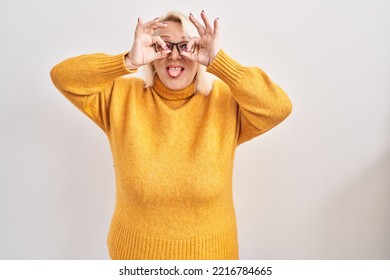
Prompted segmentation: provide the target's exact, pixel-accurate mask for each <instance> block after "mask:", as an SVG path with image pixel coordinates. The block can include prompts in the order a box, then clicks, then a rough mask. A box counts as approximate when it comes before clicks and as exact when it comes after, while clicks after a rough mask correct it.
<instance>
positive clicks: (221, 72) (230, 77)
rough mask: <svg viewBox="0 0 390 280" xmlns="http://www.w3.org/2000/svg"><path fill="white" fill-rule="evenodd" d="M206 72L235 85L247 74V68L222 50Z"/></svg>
mask: <svg viewBox="0 0 390 280" xmlns="http://www.w3.org/2000/svg"><path fill="white" fill-rule="evenodd" d="M206 70H207V72H210V73H211V74H214V75H215V76H217V77H218V78H220V79H221V80H222V81H224V82H225V83H227V84H228V85H235V84H237V83H238V82H239V81H240V80H241V78H242V76H243V75H244V74H245V70H246V67H244V66H242V65H241V64H239V63H238V62H237V61H235V60H234V59H232V58H231V57H230V56H228V55H227V54H226V53H225V52H224V51H223V50H222V49H221V50H220V51H219V52H218V54H217V56H216V57H215V59H214V60H213V62H212V63H211V64H210V65H209V66H208V67H207V69H206Z"/></svg>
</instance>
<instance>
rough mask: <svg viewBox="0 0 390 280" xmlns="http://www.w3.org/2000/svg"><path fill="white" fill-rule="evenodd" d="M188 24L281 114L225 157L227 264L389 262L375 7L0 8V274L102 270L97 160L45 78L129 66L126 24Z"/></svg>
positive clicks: (101, 167)
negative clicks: (216, 35)
mask: <svg viewBox="0 0 390 280" xmlns="http://www.w3.org/2000/svg"><path fill="white" fill-rule="evenodd" d="M202 9H204V10H205V11H206V12H207V14H208V15H209V16H210V17H212V18H215V17H219V18H220V26H221V39H220V41H221V46H222V47H223V48H224V49H225V51H226V52H227V53H228V54H229V55H230V56H232V57H233V58H235V59H236V60H238V61H239V62H241V63H242V64H244V65H248V66H252V65H255V66H258V67H260V68H262V69H263V70H264V71H266V72H267V73H268V74H269V75H270V76H271V78H272V79H273V80H274V81H275V82H276V83H278V84H279V85H280V86H281V87H282V88H283V89H284V90H285V91H286V92H287V94H288V95H289V96H290V97H291V99H292V102H293V105H294V109H293V113H292V115H291V116H290V117H289V118H288V119H287V120H286V121H285V122H283V123H282V124H280V125H279V126H277V127H276V128H274V129H273V130H271V131H269V132H268V133H266V134H264V135H263V136H261V137H259V138H255V139H254V140H252V141H250V142H248V143H245V144H243V145H242V146H240V147H239V148H238V149H237V153H236V161H235V169H234V187H233V188H234V195H235V206H236V212H237V218H238V229H239V243H240V256H241V258H242V259H389V258H390V238H389V236H390V78H389V76H390V75H389V74H390V2H389V1H386V0H382V1H380V0H366V1H363V0H359V1H356V0H355V1H352V0H350V1H348V0H341V1H336V0H332V1H318V0H312V1H309V0H295V1H288V0H284V1H283V0H277V1H275V0H274V1H265V0H257V1H249V0H240V1H195V0H193V1H126V0H111V1H103V0H94V1H92V0H89V1H82V0H67V1H55V0H35V1H27V0H1V4H0V42H1V43H0V58H1V62H0V94H1V101H0V122H1V137H0V141H1V142H0V149H1V150H0V152H1V154H0V164H1V168H0V259H107V258H108V254H107V248H106V238H107V233H108V227H109V224H110V219H111V215H112V212H113V207H114V202H115V192H114V191H115V178H114V170H113V167H112V158H111V154H110V148H109V144H108V141H107V139H106V138H105V135H104V134H103V133H102V132H101V130H100V129H99V128H98V127H97V126H96V125H95V124H94V123H93V122H92V121H90V120H89V119H88V118H86V117H85V116H84V115H83V114H81V113H80V112H79V111H78V110H77V109H76V108H75V107H73V106H72V105H71V104H70V103H69V101H67V100H66V99H65V98H64V97H63V96H62V95H61V94H60V93H59V92H58V91H57V90H56V89H55V88H54V86H53V85H52V84H51V81H50V76H49V71H50V69H51V67H52V66H54V64H56V63H58V62H59V61H61V60H63V59H65V58H68V57H71V56H75V55H79V54H84V53H93V52H105V53H109V54H118V53H121V52H124V51H126V50H128V49H129V48H130V46H131V43H132V40H133V31H134V26H135V23H136V20H137V17H138V16H140V17H141V18H143V19H144V20H149V19H153V18H155V17H157V16H160V15H163V14H165V13H166V12H167V11H169V10H179V11H182V12H184V13H189V12H192V13H193V14H195V15H196V16H197V17H198V18H199V13H200V11H201V10H202Z"/></svg>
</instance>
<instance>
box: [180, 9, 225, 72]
mask: <svg viewBox="0 0 390 280" xmlns="http://www.w3.org/2000/svg"><path fill="white" fill-rule="evenodd" d="M200 16H201V18H202V20H203V22H204V25H205V26H203V25H201V24H200V23H199V22H198V21H197V20H196V19H195V17H194V16H193V15H192V14H190V21H191V22H192V23H193V24H194V25H195V27H196V29H198V33H199V35H200V37H193V38H191V39H190V40H189V41H188V45H187V50H190V49H191V48H192V46H193V45H195V47H196V48H197V51H195V52H194V53H191V52H181V53H180V55H182V56H184V57H186V58H188V59H190V60H193V61H196V62H198V63H200V64H202V65H204V66H209V65H210V64H211V63H212V62H213V60H214V58H215V57H216V56H217V54H218V52H219V50H220V47H219V42H218V39H219V24H218V21H219V19H218V18H217V19H215V20H214V27H213V26H211V24H210V21H209V20H208V18H207V17H206V13H205V12H204V11H202V12H201V14H200Z"/></svg>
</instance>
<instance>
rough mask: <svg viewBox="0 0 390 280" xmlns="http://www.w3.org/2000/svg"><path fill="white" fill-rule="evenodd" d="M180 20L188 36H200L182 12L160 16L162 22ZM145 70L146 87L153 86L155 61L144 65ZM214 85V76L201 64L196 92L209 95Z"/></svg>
mask: <svg viewBox="0 0 390 280" xmlns="http://www.w3.org/2000/svg"><path fill="white" fill-rule="evenodd" d="M166 21H172V22H179V23H181V26H182V28H183V32H184V34H185V35H186V36H187V37H188V38H191V37H195V36H199V33H198V31H197V29H196V28H195V26H194V25H193V24H192V22H191V21H190V20H189V19H188V18H187V17H186V16H185V15H184V14H182V13H180V12H175V11H172V12H169V13H167V14H166V15H165V16H163V17H160V22H166ZM143 70H144V79H145V87H146V88H147V87H151V86H153V83H154V76H155V74H156V69H155V68H154V65H153V63H149V64H147V65H145V66H143ZM212 86H213V78H212V76H211V74H209V73H207V72H206V67H205V66H203V65H201V64H199V70H198V72H197V74H196V77H195V92H197V93H200V94H203V95H208V94H209V93H210V91H211V88H212Z"/></svg>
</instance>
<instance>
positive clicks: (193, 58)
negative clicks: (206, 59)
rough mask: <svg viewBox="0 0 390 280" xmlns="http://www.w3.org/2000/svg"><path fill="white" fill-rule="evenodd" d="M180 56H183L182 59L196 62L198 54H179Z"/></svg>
mask: <svg viewBox="0 0 390 280" xmlns="http://www.w3.org/2000/svg"><path fill="white" fill-rule="evenodd" d="M180 55H181V56H183V57H185V58H188V59H189V60H192V61H195V62H198V54H196V53H191V52H181V53H180Z"/></svg>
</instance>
